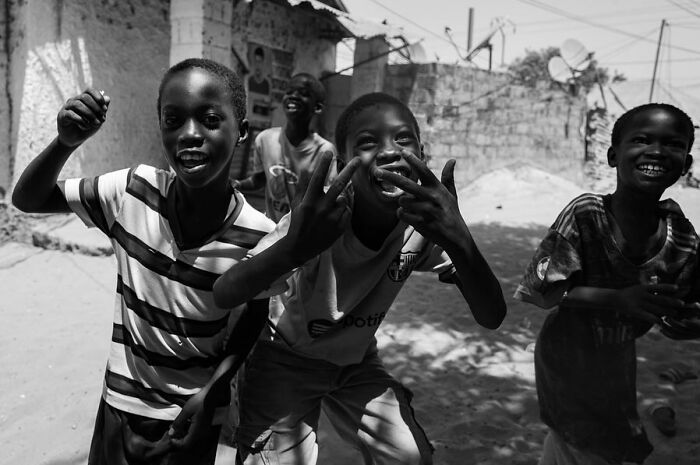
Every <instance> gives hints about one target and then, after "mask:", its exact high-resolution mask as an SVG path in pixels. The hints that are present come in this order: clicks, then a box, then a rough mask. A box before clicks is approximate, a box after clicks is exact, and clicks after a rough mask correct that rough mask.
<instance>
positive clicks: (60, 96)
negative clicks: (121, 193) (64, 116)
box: [0, 0, 170, 180]
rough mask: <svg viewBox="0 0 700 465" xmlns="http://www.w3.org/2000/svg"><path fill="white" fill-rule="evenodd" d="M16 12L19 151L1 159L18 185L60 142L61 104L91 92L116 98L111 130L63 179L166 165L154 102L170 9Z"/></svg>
mask: <svg viewBox="0 0 700 465" xmlns="http://www.w3.org/2000/svg"><path fill="white" fill-rule="evenodd" d="M9 3H10V4H12V5H13V23H12V26H13V27H12V28H11V33H12V38H13V41H12V47H13V48H12V50H10V55H9V56H10V61H11V72H10V73H9V76H10V89H11V90H10V92H9V94H8V98H9V100H10V101H9V108H11V109H12V113H13V118H12V121H13V124H12V128H11V131H12V135H10V137H7V138H6V137H5V136H3V138H2V139H3V140H13V141H16V143H15V145H14V146H13V147H11V149H7V150H8V152H9V153H6V154H3V155H0V160H4V159H5V158H10V159H11V160H12V163H13V165H14V166H13V170H12V176H13V179H15V180H16V178H17V177H18V176H19V174H20V173H21V171H22V170H23V169H24V167H25V166H26V165H27V163H29V161H30V160H31V159H32V158H33V157H34V156H36V155H37V153H38V152H40V151H41V150H42V148H44V147H45V146H46V145H47V144H48V143H49V142H50V141H51V140H52V139H53V138H54V137H55V135H56V115H57V112H58V110H59V109H60V107H61V105H62V104H63V103H64V102H65V101H66V100H67V99H68V98H69V97H71V96H73V95H76V94H78V93H80V92H81V91H82V90H83V89H84V88H86V87H88V86H91V87H94V88H96V89H103V90H104V91H105V92H106V93H107V94H108V95H109V96H110V97H111V99H112V101H111V104H110V109H109V113H108V115H107V121H106V123H105V124H104V126H103V128H102V129H101V130H100V132H98V133H97V134H96V135H95V136H93V138H92V139H90V140H88V141H87V142H86V143H85V144H84V145H83V146H82V147H81V148H80V149H78V150H77V151H76V153H74V154H73V156H72V157H71V158H70V160H69V161H68V163H67V164H66V167H65V169H64V170H63V173H62V177H69V176H78V175H79V176H91V175H95V174H99V173H104V172H107V171H111V170H115V169H120V168H124V167H128V166H131V165H134V164H137V163H149V164H153V165H157V166H164V161H163V157H162V154H161V148H160V146H161V144H160V136H159V131H158V122H157V113H156V97H157V91H158V84H159V82H160V78H161V76H162V74H163V72H164V71H165V70H166V69H167V68H168V57H169V50H170V23H169V18H168V12H169V1H168V0H155V1H148V2H145V1H141V0H119V1H117V0H70V1H63V0H24V1H20V0H17V1H11V2H9ZM136 51H138V53H136ZM1 93H2V92H0V94H1ZM2 108H6V106H5V105H2ZM3 129H4V131H5V132H3V134H8V128H6V127H0V130H3ZM3 149H4V146H2V147H0V150H3ZM0 179H2V176H0Z"/></svg>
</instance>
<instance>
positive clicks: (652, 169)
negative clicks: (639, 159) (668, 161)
mask: <svg viewBox="0 0 700 465" xmlns="http://www.w3.org/2000/svg"><path fill="white" fill-rule="evenodd" d="M638 169H639V170H640V171H642V172H643V173H644V174H648V175H652V176H658V175H660V174H664V173H666V172H667V171H668V170H667V169H666V167H664V166H661V165H656V164H653V163H643V164H641V165H639V166H638Z"/></svg>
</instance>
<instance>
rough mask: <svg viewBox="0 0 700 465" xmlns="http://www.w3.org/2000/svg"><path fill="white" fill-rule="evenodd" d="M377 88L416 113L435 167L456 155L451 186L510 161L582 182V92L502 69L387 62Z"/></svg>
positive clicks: (459, 185)
mask: <svg viewBox="0 0 700 465" xmlns="http://www.w3.org/2000/svg"><path fill="white" fill-rule="evenodd" d="M384 91H385V92H388V93H391V94H393V95H396V96H397V97H399V98H400V99H402V100H403V101H405V102H407V103H408V105H409V106H410V107H411V109H412V110H413V112H414V113H415V115H416V118H417V119H418V123H419V125H420V128H421V131H422V140H423V142H424V143H425V151H426V153H427V154H428V156H429V157H430V161H429V166H430V167H431V168H432V169H433V170H434V171H436V172H439V171H440V170H441V169H442V167H443V166H444V164H445V162H446V161H447V160H448V159H450V158H455V159H456V160H457V165H456V168H455V178H456V181H457V185H458V188H459V187H462V186H464V185H465V184H467V183H468V182H470V181H472V180H474V179H475V178H477V177H478V176H480V175H482V174H484V173H487V172H489V171H492V170H494V169H497V168H501V167H505V166H508V165H513V164H530V165H533V166H536V167H538V168H541V169H543V170H546V171H548V172H550V173H553V174H557V175H560V176H563V177H565V178H567V179H570V180H572V181H574V182H577V183H581V182H582V176H583V174H582V166H583V163H584V159H585V141H584V126H585V111H586V102H585V99H584V98H582V97H572V96H570V95H568V94H566V93H565V92H563V91H556V90H549V89H545V88H544V87H543V88H529V87H524V86H520V85H516V84H513V83H512V82H511V80H510V78H509V76H508V75H507V74H504V73H495V72H489V71H485V70H479V69H474V68H466V67H462V66H455V65H444V64H435V63H433V64H425V65H392V66H389V67H387V72H386V79H385V84H384Z"/></svg>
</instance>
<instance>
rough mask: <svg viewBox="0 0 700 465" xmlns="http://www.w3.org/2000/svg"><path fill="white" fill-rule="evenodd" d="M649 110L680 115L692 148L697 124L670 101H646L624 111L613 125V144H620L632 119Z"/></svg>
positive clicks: (689, 146)
mask: <svg viewBox="0 0 700 465" xmlns="http://www.w3.org/2000/svg"><path fill="white" fill-rule="evenodd" d="M647 110H666V111H668V112H670V113H673V114H675V115H676V116H678V118H679V119H680V120H681V123H682V124H683V126H684V127H685V130H686V134H687V136H688V151H690V148H691V147H692V146H693V142H695V126H694V125H693V120H692V119H690V116H688V115H687V114H686V113H685V112H684V111H683V110H681V109H680V108H678V107H676V106H674V105H671V104H670V103H645V104H644V105H639V106H638V107H634V108H632V109H631V110H629V111H627V112H625V113H623V115H622V116H620V117H619V118H618V119H617V121H615V125H614V126H613V130H612V135H611V137H610V142H611V144H612V145H613V146H615V145H617V144H619V143H620V140H621V139H622V132H623V131H624V130H625V129H627V126H628V124H629V123H630V121H632V119H633V118H634V117H635V116H637V115H638V114H640V113H642V112H644V111H647Z"/></svg>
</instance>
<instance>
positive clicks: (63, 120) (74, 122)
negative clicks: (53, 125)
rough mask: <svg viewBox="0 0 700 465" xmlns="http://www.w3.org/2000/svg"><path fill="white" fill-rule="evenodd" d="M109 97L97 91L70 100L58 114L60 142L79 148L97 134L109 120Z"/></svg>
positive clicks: (89, 91) (87, 90)
mask: <svg viewBox="0 0 700 465" xmlns="http://www.w3.org/2000/svg"><path fill="white" fill-rule="evenodd" d="M109 101H110V99H109V96H107V95H105V94H104V92H101V91H97V90H95V89H86V90H85V91H84V92H83V93H82V94H80V95H78V96H75V97H72V98H70V99H68V101H67V102H66V103H65V104H64V105H63V107H62V108H61V110H60V111H59V112H58V118H57V125H58V141H59V142H60V143H61V144H63V145H65V146H66V147H77V146H78V145H80V144H82V143H83V142H85V141H86V140H87V139H88V138H89V137H90V136H92V135H93V134H95V133H96V132H97V130H98V129H100V127H101V126H102V123H104V122H105V119H106V118H107V108H108V107H109Z"/></svg>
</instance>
